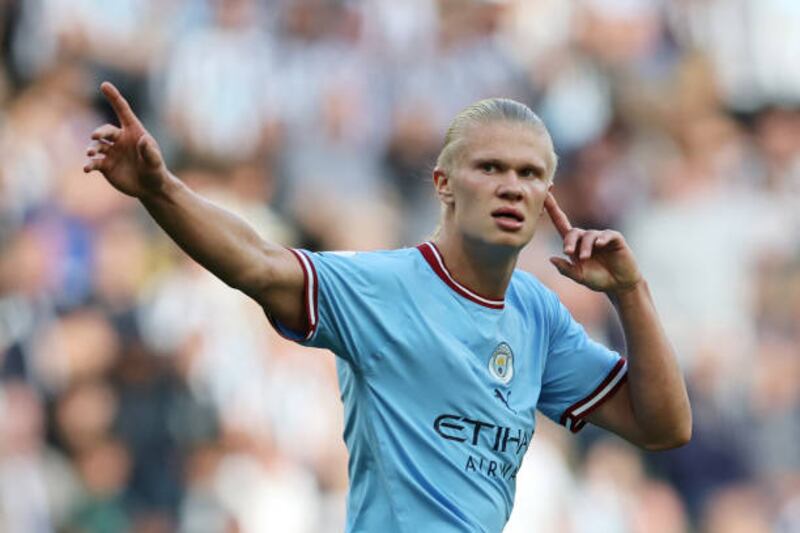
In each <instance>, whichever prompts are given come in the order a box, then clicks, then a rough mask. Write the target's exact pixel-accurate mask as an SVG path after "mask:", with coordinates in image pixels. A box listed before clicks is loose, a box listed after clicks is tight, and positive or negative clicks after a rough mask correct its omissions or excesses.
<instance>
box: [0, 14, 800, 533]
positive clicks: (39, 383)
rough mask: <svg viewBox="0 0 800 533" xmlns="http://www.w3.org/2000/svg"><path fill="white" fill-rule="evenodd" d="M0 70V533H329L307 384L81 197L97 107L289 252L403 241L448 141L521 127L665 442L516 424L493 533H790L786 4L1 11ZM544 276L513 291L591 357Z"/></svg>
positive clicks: (102, 203)
mask: <svg viewBox="0 0 800 533" xmlns="http://www.w3.org/2000/svg"><path fill="white" fill-rule="evenodd" d="M0 42H2V57H0V61H1V62H2V63H0V67H2V68H0V101H1V102H2V104H0V105H1V107H0V191H1V192H0V250H2V252H1V254H0V369H1V372H2V380H0V531H3V532H7V533H40V532H62V531H63V532H92V533H93V532H105V531H109V532H110V531H114V532H116V531H135V532H167V531H179V532H185V533H190V532H191V533H194V532H198V533H204V532H209V533H211V532H233V531H242V532H264V531H276V532H282V533H294V532H322V533H334V532H339V531H342V524H343V520H344V511H343V509H344V507H343V506H344V497H345V492H346V473H345V468H346V453H345V450H344V446H343V444H342V442H341V407H340V403H339V400H338V391H337V386H336V382H335V373H334V369H333V357H332V356H330V355H329V354H325V353H322V352H315V351H310V350H306V349H302V348H300V347H298V346H295V345H292V344H289V343H287V342H285V341H282V340H281V339H279V338H278V337H277V336H276V335H275V334H274V333H273V332H272V331H271V330H270V328H269V327H268V325H267V323H266V321H265V320H264V317H263V315H262V313H261V312H260V310H259V309H258V308H257V307H256V306H255V305H254V304H251V303H249V302H248V301H247V300H246V299H245V298H244V297H243V296H241V295H240V294H238V293H236V292H234V291H232V290H230V289H228V288H226V287H225V286H223V285H222V284H221V283H220V282H218V281H216V280H214V279H213V278H211V277H210V276H209V275H208V274H206V273H205V272H203V271H201V270H200V269H199V267H197V266H196V265H194V264H193V263H192V262H190V261H189V260H187V259H186V258H185V257H184V256H183V255H182V254H181V253H180V252H179V251H178V250H177V249H176V247H175V246H174V245H172V244H170V242H169V241H168V240H167V239H166V238H165V236H164V235H163V233H162V232H160V230H158V228H157V227H155V226H154V224H153V223H152V222H151V221H150V220H149V219H148V217H147V216H146V213H145V212H144V210H143V209H142V208H141V207H140V206H139V205H138V204H137V203H136V202H134V201H133V200H131V199H129V198H125V197H122V196H121V195H119V194H117V193H116V192H114V191H112V189H111V188H110V186H108V185H107V184H106V183H105V181H104V180H103V179H102V178H101V177H100V176H99V175H98V174H94V175H90V176H86V175H84V174H82V172H81V167H82V164H83V154H84V149H85V146H86V144H87V140H88V135H89V132H90V131H91V130H92V129H93V128H94V127H96V126H97V125H99V124H100V123H102V122H104V121H108V120H110V118H111V117H110V114H109V111H110V110H109V108H108V107H106V106H105V104H104V103H103V102H102V101H101V100H100V98H99V93H98V90H97V89H98V85H99V82H100V81H102V80H104V79H108V80H111V81H113V82H115V83H116V84H118V86H119V87H120V88H121V89H122V91H123V92H124V93H125V94H126V95H127V96H128V97H129V99H130V100H131V102H132V104H133V106H134V108H135V109H136V111H137V112H138V113H140V115H141V116H142V117H143V120H144V122H145V124H146V126H147V127H149V128H150V129H151V131H152V132H153V133H154V135H155V136H156V138H157V139H158V140H159V141H160V142H161V144H162V146H163V147H164V151H165V154H166V156H167V157H168V160H169V162H170V165H171V168H172V169H173V170H174V171H176V173H177V174H178V175H179V176H181V177H182V178H183V179H184V180H185V181H187V182H188V183H190V184H191V186H192V187H194V188H195V189H196V190H198V191H200V192H201V193H202V194H204V195H207V196H208V197H210V198H213V199H214V200H215V201H217V202H219V203H220V204H222V205H224V206H226V207H228V208H230V209H231V210H233V211H235V212H237V213H238V214H240V215H241V216H243V217H244V218H246V219H247V220H249V221H250V222H251V223H252V224H253V225H255V226H256V227H257V228H258V230H259V231H260V232H261V233H262V234H264V235H265V236H267V237H269V238H271V239H274V240H276V241H277V242H280V243H282V244H285V245H291V246H305V247H311V248H313V249H374V248H383V247H394V246H400V245H413V244H415V243H417V242H419V241H420V240H422V239H424V238H425V236H426V235H427V234H428V233H429V232H430V231H431V230H432V229H433V227H434V225H435V222H436V218H437V214H438V208H437V205H436V202H435V200H434V198H433V195H432V189H431V185H430V181H429V177H428V176H429V173H430V169H431V165H432V163H433V160H434V158H435V155H436V153H437V152H438V149H439V147H440V144H441V140H442V138H443V133H444V130H445V128H446V125H447V122H448V120H449V119H450V118H451V117H452V116H453V115H454V114H455V113H456V112H457V111H458V110H459V109H461V108H462V107H463V106H465V105H466V104H468V103H471V102H472V101H474V100H476V99H478V98H481V97H485V96H490V95H491V96H495V95H503V96H511V97H515V98H518V99H520V100H522V101H525V102H527V103H529V104H530V105H531V106H532V107H533V108H534V109H535V110H537V112H539V113H540V114H541V115H542V116H543V117H544V119H545V120H546V122H547V124H548V125H549V127H550V130H551V132H552V134H553V136H554V138H555V142H556V145H557V148H558V151H559V153H560V154H561V161H562V164H561V169H560V171H559V174H558V176H557V180H556V182H557V187H556V191H557V196H558V198H559V200H560V201H561V202H562V205H563V206H564V208H565V210H566V211H567V212H568V213H569V215H570V216H571V217H572V219H573V221H574V223H575V224H578V225H583V226H587V227H612V228H618V229H620V230H622V231H623V232H624V233H625V234H626V235H627V237H628V239H629V241H630V242H631V244H632V245H633V248H634V250H635V252H636V253H637V256H638V258H639V260H640V262H641V265H642V268H643V269H644V271H645V273H646V276H647V278H648V279H649V281H650V284H651V286H652V289H653V292H654V294H655V298H656V300H657V305H658V307H659V309H660V312H661V314H662V316H663V319H664V322H665V324H666V327H667V329H668V331H669V334H670V336H671V338H672V339H673V340H674V343H675V346H676V348H677V351H678V354H679V357H680V363H681V366H682V368H683V370H684V372H685V375H686V378H687V380H688V384H689V389H690V395H691V399H692V403H693V408H694V438H693V440H692V442H691V444H689V445H688V446H686V447H684V448H682V449H679V450H675V451H670V452H666V453H659V454H647V453H642V452H640V451H637V450H635V449H633V448H631V447H630V446H627V445H626V444H624V443H623V442H622V441H620V440H619V439H616V438H611V437H608V436H606V435H604V434H602V432H599V431H596V430H592V429H588V430H586V431H584V432H583V433H582V434H580V435H579V436H577V437H573V436H570V435H568V434H567V433H566V431H564V430H563V429H562V428H559V427H556V426H554V425H552V424H550V423H547V422H546V421H545V420H544V419H543V417H541V416H540V417H539V423H540V427H539V428H537V433H536V437H535V439H534V442H533V446H532V447H531V450H530V452H529V453H528V456H527V458H526V460H525V463H524V468H523V470H522V472H521V473H520V476H519V483H518V485H519V490H518V494H517V503H516V508H515V513H514V515H513V516H512V523H511V524H510V525H509V527H508V528H507V530H506V531H509V532H512V533H522V532H534V531H536V532H570V533H594V532H597V533H615V532H631V533H633V532H648V533H652V532H655V533H662V532H663V533H679V532H687V531H698V532H705V533H738V532H743V533H744V532H747V533H761V532H780V533H789V532H797V531H800V451H798V450H799V448H798V442H800V232H798V230H799V229H800V208H799V207H798V206H800V202H799V201H798V200H800V112H798V104H800V63H799V61H800V3H798V2H794V1H791V0H681V1H677V0H676V1H667V0H663V1H659V0H582V1H574V2H567V1H564V0H515V1H512V0H508V1H500V0H496V1H477V0H438V1H435V0H403V1H395V0H364V1H355V0H353V1H333V0H291V1H290V0H285V1H278V0H275V1H255V0H213V1H212V0H207V1H203V0H114V1H100V0H16V1H15V0H4V1H1V2H0ZM558 245H559V243H558V240H557V238H556V235H555V234H554V232H553V231H552V229H551V228H549V227H546V223H543V226H542V229H541V231H540V232H539V233H538V234H537V236H536V238H535V239H534V242H533V243H532V244H531V245H530V246H529V247H528V249H526V251H525V252H524V253H523V255H522V257H521V266H522V267H523V268H526V269H528V270H531V271H532V272H534V273H536V274H537V275H538V276H540V277H541V278H542V279H543V280H544V281H545V282H546V283H547V284H548V285H550V286H551V287H553V288H555V289H556V290H557V291H558V292H559V293H560V295H561V297H562V298H563V300H564V301H565V302H566V304H567V305H568V307H569V308H570V309H571V310H572V311H573V313H574V314H575V316H576V317H577V318H578V319H579V320H580V321H581V322H583V323H584V324H585V325H586V327H587V329H588V330H589V331H590V332H591V334H592V335H593V336H594V337H595V338H597V339H600V340H602V341H604V342H607V343H609V344H611V345H612V346H615V347H617V348H619V347H620V346H621V338H620V329H619V326H618V325H617V323H616V322H615V320H614V318H613V313H612V312H611V309H610V306H609V305H608V303H607V302H606V300H605V299H604V298H603V297H602V296H599V295H596V294H592V293H590V292H588V291H586V290H583V289H582V288H580V287H578V286H576V285H574V284H572V283H571V282H569V281H567V280H565V279H562V278H560V277H558V275H557V274H556V273H555V271H554V270H553V269H552V267H550V266H549V264H548V263H547V261H546V257H547V256H548V255H550V254H554V253H557V252H558V249H559V246H558Z"/></svg>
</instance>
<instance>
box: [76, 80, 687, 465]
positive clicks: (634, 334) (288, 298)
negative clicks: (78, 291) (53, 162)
mask: <svg viewBox="0 0 800 533" xmlns="http://www.w3.org/2000/svg"><path fill="white" fill-rule="evenodd" d="M101 91H102V93H103V95H104V96H105V97H106V99H107V100H108V101H109V103H110V104H111V106H112V108H113V109H114V112H115V113H116V115H117V118H118V120H119V123H120V126H119V127H118V126H114V125H111V124H105V125H103V126H100V127H99V128H97V129H96V130H95V131H94V132H93V133H92V136H91V139H92V142H91V144H90V145H89V147H88V148H87V152H86V155H87V157H88V158H89V159H88V161H87V163H86V165H85V166H84V171H85V172H87V173H88V172H92V171H99V172H100V173H101V174H102V175H103V176H104V177H105V179H106V180H107V181H108V182H109V183H110V184H111V185H112V186H114V187H115V188H116V189H117V190H119V191H120V192H122V193H124V194H127V195H129V196H133V197H135V198H137V199H139V201H141V202H142V204H143V205H144V207H145V208H146V209H147V211H148V212H149V213H150V215H151V216H152V217H153V218H154V219H155V221H156V222H157V223H158V224H159V225H160V226H161V227H162V228H163V229H164V230H165V231H166V232H167V233H168V234H169V235H170V236H171V237H172V239H173V240H174V241H175V242H176V243H177V244H178V245H179V246H180V247H181V248H182V249H183V250H184V251H185V252H186V253H187V254H189V255H190V256H191V257H192V258H193V259H195V260H196V261H197V262H198V263H200V264H201V265H202V266H204V267H205V268H206V269H208V270H209V271H211V272H212V273H214V274H215V275H216V276H217V277H219V278H220V279H221V280H222V281H224V282H225V283H227V284H228V285H229V286H231V287H234V288H236V289H239V290H241V291H242V292H244V293H245V294H247V295H248V296H250V297H251V298H253V299H254V300H255V301H257V302H258V303H259V304H260V305H261V306H262V307H263V308H264V309H265V310H266V311H267V312H268V313H269V314H270V315H271V316H272V317H274V318H275V319H277V320H278V321H280V322H282V323H283V324H285V325H286V326H288V327H289V328H291V329H293V330H296V331H304V330H305V328H306V326H307V324H306V318H305V315H304V308H303V273H302V270H301V268H300V265H299V264H298V263H297V261H296V259H295V258H294V256H293V255H292V254H291V252H289V251H288V250H286V249H285V248H283V247H282V246H278V245H276V244H274V243H269V242H266V241H264V240H263V239H262V238H261V237H259V236H258V235H257V234H256V233H255V231H253V230H252V228H250V227H249V226H248V225H247V224H245V223H244V222H243V221H242V220H241V219H239V218H238V217H236V216H234V215H232V214H231V213H229V212H227V211H225V210H223V209H220V208H218V207H216V206H215V205H213V204H211V203H209V202H207V201H206V200H205V199H203V198H202V197H200V196H199V195H197V194H195V193H194V192H192V191H191V190H190V189H189V188H188V187H186V186H185V185H184V184H183V183H182V182H181V181H180V180H179V179H178V178H176V177H175V176H174V175H173V174H172V173H170V172H169V170H168V169H167V167H166V165H165V163H164V159H163V157H162V155H161V151H160V149H159V147H158V144H157V143H156V141H155V139H153V137H152V136H151V135H150V134H149V133H148V132H147V131H146V130H145V128H144V127H143V126H142V124H141V122H140V121H139V119H138V118H137V117H136V115H135V114H134V113H133V111H132V110H131V108H130V106H129V105H128V102H127V101H126V100H125V99H124V98H123V97H122V95H121V94H120V93H119V91H117V89H116V88H115V87H114V86H113V85H111V84H110V83H107V82H106V83H103V84H102V85H101ZM551 151H552V146H551V144H550V139H549V137H548V136H547V135H546V134H544V133H543V132H539V131H535V130H532V129H530V128H528V127H526V126H521V125H518V124H509V123H505V122H498V123H490V124H484V125H481V127H479V128H476V127H473V128H472V129H470V130H468V131H467V132H466V133H465V138H464V139H463V146H462V147H461V148H460V149H459V154H458V156H457V157H455V158H454V162H453V163H452V165H451V166H452V168H451V169H448V170H445V169H442V168H437V169H435V171H434V174H433V180H434V185H435V187H436V192H437V194H438V196H439V198H440V200H441V202H442V203H443V205H444V206H445V208H444V217H443V222H442V231H441V233H440V236H439V237H438V239H437V245H438V247H439V249H440V251H441V252H442V255H443V257H444V260H445V262H446V263H447V265H448V268H449V270H450V271H451V273H452V274H453V276H454V277H455V278H456V279H457V280H458V281H459V282H461V283H462V284H464V285H466V286H469V287H471V288H473V289H474V290H476V291H477V292H479V293H480V294H483V295H485V296H487V297H491V298H498V299H499V298H502V297H503V295H504V294H505V291H506V289H507V288H508V284H509V282H510V280H511V274H512V272H513V270H514V267H515V265H516V261H517V256H518V255H519V252H520V250H522V248H523V247H524V246H525V245H526V244H528V242H530V240H531V238H532V237H533V234H534V231H535V229H536V224H537V221H538V219H539V218H540V216H542V215H543V214H544V213H547V214H548V216H549V217H550V218H551V220H552V221H553V223H554V225H555V227H556V229H557V230H558V231H559V234H560V235H561V237H562V239H563V241H564V253H565V254H566V255H567V258H559V257H554V258H551V262H552V263H553V264H554V265H555V266H556V268H558V270H559V272H561V274H563V275H565V276H567V277H569V278H571V279H573V280H574V281H576V282H577V283H581V284H583V285H585V286H587V287H589V288H590V289H592V290H596V291H602V292H605V293H606V294H607V295H608V296H609V298H610V299H611V301H612V302H613V303H614V305H615V308H616V309H617V312H618V313H619V315H620V319H621V321H622V325H623V328H624V331H625V336H626V339H627V342H628V348H629V370H628V376H629V377H628V382H627V383H626V384H625V385H623V386H622V387H621V388H620V390H619V391H618V392H617V393H616V394H615V395H614V396H613V397H612V398H611V399H609V400H608V401H606V402H605V403H603V404H602V406H601V407H600V408H598V409H597V410H596V411H594V412H593V413H591V414H590V415H589V417H588V420H589V421H590V422H593V423H595V424H597V425H599V426H601V427H604V428H606V429H609V430H610V431H613V432H615V433H617V434H618V435H620V436H622V437H624V438H626V439H628V440H629V441H631V442H633V443H635V444H637V445H639V446H642V447H644V448H647V449H653V450H655V449H665V448H670V447H674V446H678V445H681V444H684V443H685V442H687V441H688V440H689V438H690V435H691V411H690V408H689V402H688V398H687V395H686V388H685V385H684V383H683V379H682V377H681V374H680V371H679V369H678V366H677V363H676V361H675V356H674V354H673V352H672V349H671V347H670V345H669V342H668V341H667V338H666V335H665V334H664V331H663V329H662V327H661V324H660V321H659V319H658V316H657V314H656V312H655V307H654V306H653V302H652V299H651V298H650V294H649V291H648V289H647V284H646V282H645V280H644V278H643V277H642V275H641V273H640V271H639V269H638V266H637V265H636V261H635V259H634V256H633V253H632V252H631V250H630V248H629V247H628V245H627V243H626V242H625V239H624V238H623V237H622V235H621V234H619V233H618V232H615V231H610V230H606V231H585V230H582V229H579V228H574V227H572V225H571V224H570V223H569V219H568V218H567V216H566V215H565V214H564V213H563V211H561V209H560V208H559V207H558V204H557V203H556V201H555V198H554V197H553V196H552V194H550V189H551V188H552V177H551V174H552V169H551V168H548V165H549V164H550V159H549V157H548V155H549V154H550V152H551ZM498 208H507V209H508V208H510V209H514V210H516V211H517V212H518V213H520V214H522V215H523V216H524V220H523V221H522V222H520V223H511V222H508V221H506V222H499V221H498V220H497V219H496V218H495V217H493V216H492V213H493V212H494V211H495V210H496V209H498Z"/></svg>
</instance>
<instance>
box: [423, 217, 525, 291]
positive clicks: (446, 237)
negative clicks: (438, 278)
mask: <svg viewBox="0 0 800 533" xmlns="http://www.w3.org/2000/svg"><path fill="white" fill-rule="evenodd" d="M433 242H434V244H436V247H437V248H438V249H439V252H440V253H441V254H442V258H443V259H444V262H445V264H446V265H447V269H448V270H449V271H450V274H451V275H452V276H453V277H454V278H455V279H456V281H458V282H459V283H461V284H462V285H464V286H465V287H468V288H470V289H471V290H473V291H475V292H476V293H478V294H480V295H481V296H484V297H486V298H491V299H494V300H502V299H504V297H505V294H506V289H507V288H508V284H509V283H510V282H511V275H512V274H513V273H514V267H515V266H516V264H517V256H518V255H519V250H518V249H514V248H509V247H503V246H497V245H490V244H487V243H485V242H478V241H474V240H470V239H468V238H467V237H465V236H463V235H458V234H454V233H453V232H448V231H442V233H441V234H440V235H438V236H437V237H436V238H434V240H433Z"/></svg>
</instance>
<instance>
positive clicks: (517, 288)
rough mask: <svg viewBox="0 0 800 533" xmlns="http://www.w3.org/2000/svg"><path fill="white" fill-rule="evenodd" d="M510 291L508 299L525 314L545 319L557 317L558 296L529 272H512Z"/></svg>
mask: <svg viewBox="0 0 800 533" xmlns="http://www.w3.org/2000/svg"><path fill="white" fill-rule="evenodd" d="M510 289H511V290H510V291H509V294H508V299H510V300H511V301H512V302H513V303H514V304H515V305H517V306H519V307H521V308H522V309H524V311H525V312H526V313H528V314H530V313H534V314H536V315H540V316H542V317H544V318H547V319H550V318H552V317H554V316H556V315H558V313H559V310H560V307H561V300H560V299H559V297H558V295H557V294H556V293H555V291H553V290H552V289H550V288H549V287H547V286H546V285H545V284H544V283H542V282H541V281H540V280H539V279H538V278H537V277H536V276H534V275H533V274H531V273H530V272H526V271H524V270H519V269H517V270H514V274H513V275H512V277H511V286H510Z"/></svg>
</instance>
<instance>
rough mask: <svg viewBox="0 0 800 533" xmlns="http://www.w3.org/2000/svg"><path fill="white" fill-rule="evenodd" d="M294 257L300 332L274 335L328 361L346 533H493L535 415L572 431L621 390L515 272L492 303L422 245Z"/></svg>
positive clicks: (620, 367)
mask: <svg viewBox="0 0 800 533" xmlns="http://www.w3.org/2000/svg"><path fill="white" fill-rule="evenodd" d="M292 252H293V253H294V254H295V255H296V257H297V259H298V261H299V262H300V264H301V266H302V268H303V272H304V274H305V305H306V312H307V314H308V324H309V327H308V330H307V331H305V332H291V331H288V330H287V329H286V328H284V327H282V326H281V325H280V324H277V323H274V322H273V325H274V326H275V327H276V328H277V330H278V331H279V332H280V333H281V334H283V335H284V336H287V337H289V338H291V339H293V340H296V341H298V342H300V343H301V344H304V345H307V346H313V347H320V348H327V349H329V350H332V351H333V352H334V353H335V354H336V355H337V356H338V357H337V372H338V378H339V385H340V389H341V395H342V401H343V403H344V412H345V427H344V440H345V443H346V445H347V448H348V451H349V454H350V458H349V464H348V474H349V479H350V488H349V493H348V501H347V526H346V531H347V532H348V533H355V532H359V533H360V532H375V531H381V532H383V533H401V532H403V533H418V532H420V531H425V532H426V533H463V532H490V533H499V532H500V531H502V529H503V527H504V525H505V523H506V521H507V520H508V518H509V516H510V514H511V509H512V506H513V502H514V491H515V477H516V473H517V471H518V469H519V467H520V464H521V462H522V459H523V456H524V454H525V451H526V450H527V449H528V446H529V445H530V443H531V439H532V438H533V434H534V431H535V428H536V418H535V411H536V410H537V409H538V410H540V411H541V412H542V413H544V414H545V415H546V416H547V417H549V418H551V419H553V420H555V421H556V422H558V423H560V424H563V425H565V426H567V427H568V428H569V429H570V430H572V431H578V430H579V429H580V428H581V427H582V426H583V424H584V422H583V418H584V417H585V416H586V415H587V414H588V413H590V412H591V411H592V410H593V409H594V408H596V407H597V406H598V405H600V403H601V402H602V401H603V400H605V399H607V398H608V397H610V396H611V395H612V394H613V393H614V392H615V391H616V390H617V389H618V388H619V386H620V385H621V384H622V383H623V381H624V379H625V376H626V363H625V360H624V359H623V358H621V357H620V356H619V355H618V354H617V353H615V352H613V351H610V350H608V349H607V348H605V347H604V346H602V345H600V344H598V343H596V342H594V341H593V340H591V339H590V338H589V337H588V336H587V334H586V332H585V331H584V329H583V327H582V326H581V325H580V324H578V323H577V322H576V321H575V320H574V319H573V318H572V316H571V315H570V313H569V312H568V311H567V310H566V308H565V307H564V306H563V305H562V304H561V302H560V301H559V300H558V298H557V296H556V295H555V294H554V293H553V292H551V291H550V290H548V289H547V288H545V287H544V286H543V285H542V284H541V283H540V282H539V281H537V280H536V278H535V277H533V276H532V275H530V274H528V273H526V272H522V271H519V270H517V271H515V272H514V274H513V276H512V279H511V283H510V285H509V287H508V289H507V291H506V296H505V299H504V300H492V299H488V298H484V297H482V296H480V295H478V294H476V293H475V292H473V291H471V290H470V289H468V288H467V287H465V286H463V285H461V284H459V283H458V282H457V281H456V280H455V279H454V278H453V277H452V275H451V274H450V272H449V271H448V269H447V266H446V265H445V263H444V261H443V259H442V256H441V254H440V253H439V251H438V250H437V248H436V246H435V245H434V244H433V243H430V242H426V243H424V244H421V245H420V246H418V247H416V248H407V249H400V250H392V251H385V252H366V253H355V254H353V253H347V254H345V253H330V252H328V253H309V252H307V251H302V250H292Z"/></svg>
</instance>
